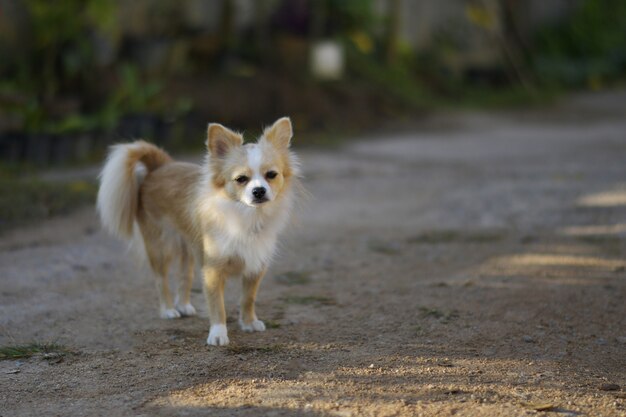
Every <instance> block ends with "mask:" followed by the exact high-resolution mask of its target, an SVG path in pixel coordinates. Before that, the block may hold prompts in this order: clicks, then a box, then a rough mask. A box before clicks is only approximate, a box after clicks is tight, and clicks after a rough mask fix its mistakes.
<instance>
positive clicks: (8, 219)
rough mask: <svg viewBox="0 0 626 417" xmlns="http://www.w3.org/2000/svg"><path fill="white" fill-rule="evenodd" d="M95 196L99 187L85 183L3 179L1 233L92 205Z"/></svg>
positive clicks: (0, 181) (0, 182)
mask: <svg viewBox="0 0 626 417" xmlns="http://www.w3.org/2000/svg"><path fill="white" fill-rule="evenodd" d="M96 193H97V187H96V185H95V184H94V183H90V182H86V181H73V182H63V183H61V182H47V181H41V180H36V179H26V180H24V179H17V178H1V179H0V232H4V231H6V230H9V229H12V228H14V227H17V226H21V225H24V224H27V223H30V222H33V221H38V220H43V219H47V218H50V217H53V216H57V215H61V214H67V213H70V212H71V211H72V210H74V209H76V208H78V207H80V206H84V205H87V204H93V202H94V200H95V197H96Z"/></svg>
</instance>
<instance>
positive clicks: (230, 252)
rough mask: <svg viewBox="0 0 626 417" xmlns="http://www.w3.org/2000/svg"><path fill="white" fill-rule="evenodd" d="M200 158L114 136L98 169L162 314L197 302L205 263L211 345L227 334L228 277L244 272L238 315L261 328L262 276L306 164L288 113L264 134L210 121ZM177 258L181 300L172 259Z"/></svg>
mask: <svg viewBox="0 0 626 417" xmlns="http://www.w3.org/2000/svg"><path fill="white" fill-rule="evenodd" d="M207 133H208V139H207V147H208V155H207V158H206V162H205V163H204V164H203V165H202V166H200V165H195V164H190V163H184V162H175V161H174V160H172V158H171V157H170V156H169V155H168V154H167V153H165V152H164V151H163V150H161V149H159V148H157V147H156V146H154V145H151V144H149V143H146V142H144V141H136V142H133V143H128V144H121V145H115V146H113V147H112V148H111V151H110V154H109V156H108V159H107V161H106V164H105V165H104V168H103V170H102V173H101V174H100V180H101V184H100V190H99V192H98V200H97V209H98V212H99V214H100V219H101V221H102V224H103V226H104V228H105V229H106V230H108V231H109V232H111V233H112V234H114V235H116V236H119V237H121V238H124V239H126V240H128V241H130V242H131V245H132V246H134V247H135V248H138V249H139V252H140V254H141V255H142V256H143V258H144V259H145V261H146V263H147V264H148V265H149V266H150V269H151V270H152V272H153V273H154V276H155V279H156V284H157V289H158V293H159V300H160V306H161V317H163V318H167V319H173V318H178V317H181V316H190V315H194V314H195V313H196V311H195V309H194V307H193V306H192V305H191V303H190V292H191V285H192V281H193V278H194V271H195V269H196V268H195V267H194V262H195V263H197V264H198V265H199V266H200V269H201V271H202V278H203V286H204V294H205V296H206V299H207V303H208V311H209V318H210V321H211V328H210V331H209V336H208V338H207V343H208V344H209V345H226V344H228V332H227V329H226V312H225V310H224V284H225V281H226V279H227V278H229V277H241V280H242V296H241V305H240V313H239V324H240V326H241V329H242V330H244V331H250V332H252V331H264V330H265V325H264V324H263V322H262V321H261V320H259V319H258V318H257V316H256V314H255V311H254V303H255V298H256V294H257V289H258V287H259V283H260V282H261V279H262V278H263V275H264V274H265V271H266V269H267V266H268V264H269V262H270V260H271V258H272V255H273V254H274V250H275V247H276V240H277V237H278V235H279V233H280V232H281V231H282V230H283V229H284V227H285V226H286V224H287V221H288V218H289V215H290V212H291V209H292V206H293V204H294V190H295V188H296V186H297V181H298V177H299V166H298V161H297V159H296V157H295V155H294V154H293V153H292V152H290V150H289V145H290V141H291V138H292V135H293V131H292V126H291V121H290V120H289V119H288V118H286V117H284V118H282V119H279V120H278V121H276V122H275V123H274V124H273V125H272V126H271V127H269V128H267V129H265V131H264V132H263V134H262V136H261V137H260V138H259V139H258V141H257V143H251V144H246V145H244V144H243V138H242V136H241V135H240V134H238V133H235V132H233V131H231V130H229V129H227V128H225V127H224V126H222V125H220V124H210V125H209V127H208V132H207ZM174 262H177V263H178V264H179V265H180V268H181V269H180V274H179V275H180V283H179V285H178V294H177V295H176V298H175V300H174V299H172V295H171V293H170V289H169V280H168V274H169V270H170V266H171V265H172V263H174Z"/></svg>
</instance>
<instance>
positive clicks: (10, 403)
mask: <svg viewBox="0 0 626 417" xmlns="http://www.w3.org/2000/svg"><path fill="white" fill-rule="evenodd" d="M450 117H452V116H450ZM454 118H455V119H454V123H452V122H451V125H454V126H455V128H454V129H434V130H433V129H431V130H429V131H428V132H423V131H422V132H416V133H412V134H405V135H403V136H395V137H380V138H377V139H371V140H368V141H364V142H357V143H354V144H351V145H349V146H347V147H345V148H343V149H342V150H333V151H331V152H326V151H319V152H313V151H309V152H307V153H305V154H303V155H302V157H303V165H304V167H305V171H306V176H307V180H306V185H307V187H308V189H309V191H310V192H311V193H312V195H313V198H312V199H311V200H310V201H308V202H307V203H306V205H305V206H306V208H305V209H304V210H302V211H301V212H300V213H299V215H298V216H297V219H296V223H297V224H296V225H295V226H294V228H293V229H292V231H291V232H290V233H289V235H288V236H287V237H286V238H285V239H284V241H283V247H282V250H281V255H280V256H279V258H278V260H277V262H276V263H275V264H274V265H273V267H272V270H271V272H270V273H269V274H268V276H267V278H266V280H265V282H264V283H263V285H262V287H261V292H260V296H259V304H258V313H259V316H260V318H261V319H264V320H265V321H266V324H268V330H267V331H266V332H264V333H256V334H248V333H243V332H241V331H240V330H238V328H237V326H236V322H235V321H236V320H235V318H236V313H237V307H236V301H237V298H238V290H239V289H238V288H237V287H236V285H235V283H234V282H233V283H231V284H233V285H231V286H230V287H229V288H228V291H227V293H228V294H227V306H228V313H229V319H230V321H229V329H230V339H231V345H230V346H228V347H219V348H217V347H208V346H206V345H205V340H206V336H207V331H208V321H207V318H206V307H205V306H204V304H203V299H202V294H201V291H200V286H199V282H196V284H195V285H196V286H195V289H194V292H193V301H194V304H195V306H196V307H197V308H198V309H199V310H200V317H195V318H187V319H181V320H174V321H164V320H160V319H159V318H158V314H157V313H158V312H157V301H156V291H155V289H154V288H153V284H152V282H151V281H150V279H149V278H148V277H146V276H143V275H141V274H140V273H139V272H138V271H137V270H136V269H135V267H134V266H133V264H132V262H131V261H130V259H128V258H127V256H126V255H125V247H124V245H123V244H122V243H120V242H118V241H116V240H114V239H112V238H110V237H108V236H106V235H105V234H104V233H103V232H101V231H99V230H100V229H99V226H98V224H97V219H96V218H95V215H94V214H93V212H92V211H91V210H85V211H82V212H79V213H77V214H75V215H73V216H71V217H66V218H60V219H56V220H53V221H49V222H46V223H44V224H40V225H36V226H33V227H31V228H28V229H21V230H15V231H13V232H11V233H10V234H7V235H4V236H3V237H2V238H1V239H0V250H1V252H0V346H2V347H7V346H16V345H25V344H28V343H33V342H38V343H45V342H48V343H50V342H54V343H56V346H58V348H57V350H58V351H54V352H33V355H32V356H30V357H22V358H15V359H10V358H9V359H7V358H4V359H5V360H1V361H0V415H2V416H5V417H8V416H30V415H37V416H39V415H63V416H68V415H73V416H74V415H76V416H78V415H107V416H115V415H120V416H121V415H124V416H127V415H145V416H154V415H157V416H169V415H190V416H195V415H198V416H200V415H208V414H210V415H215V416H231V415H241V416H257V415H268V416H272V415H276V416H300V415H311V416H368V415H371V416H400V415H463V416H524V415H546V416H549V415H554V416H582V415H588V416H619V415H625V414H626V391H625V390H626V320H624V317H626V303H625V302H624V300H625V299H626V259H624V250H625V249H626V241H625V233H626V164H624V160H625V157H626V141H625V139H624V131H625V129H626V122H625V121H624V120H626V119H625V118H623V117H622V118H604V119H600V120H586V121H585V123H582V122H576V121H571V120H568V121H559V120H552V119H551V120H543V119H542V118H540V117H530V118H528V117H525V118H524V119H520V116H519V115H518V116H498V117H487V116H484V115H469V116H454ZM53 350H54V349H53ZM46 355H47V356H46Z"/></svg>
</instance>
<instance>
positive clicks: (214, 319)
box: [202, 266, 228, 346]
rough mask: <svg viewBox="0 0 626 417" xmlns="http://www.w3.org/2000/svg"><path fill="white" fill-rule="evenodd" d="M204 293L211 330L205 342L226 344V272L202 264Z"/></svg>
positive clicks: (215, 344)
mask: <svg viewBox="0 0 626 417" xmlns="http://www.w3.org/2000/svg"><path fill="white" fill-rule="evenodd" d="M202 278H203V281H204V295H205V297H206V300H207V304H208V308H209V320H211V330H210V331H209V337H208V338H207V340H206V342H207V343H208V344H209V345H214V346H224V345H227V344H228V330H227V329H226V310H225V309H224V283H225V281H226V274H224V272H223V271H221V270H220V269H219V268H213V267H209V266H204V267H203V268H202Z"/></svg>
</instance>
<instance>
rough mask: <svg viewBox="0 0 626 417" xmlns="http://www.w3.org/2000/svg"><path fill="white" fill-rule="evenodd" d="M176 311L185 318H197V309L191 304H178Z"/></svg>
mask: <svg viewBox="0 0 626 417" xmlns="http://www.w3.org/2000/svg"><path fill="white" fill-rule="evenodd" d="M176 311H178V312H179V313H180V315H181V316H185V317H189V316H195V315H196V314H197V313H196V309H195V307H194V306H192V305H191V304H190V303H187V304H178V303H176Z"/></svg>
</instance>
